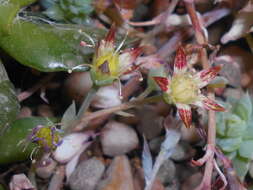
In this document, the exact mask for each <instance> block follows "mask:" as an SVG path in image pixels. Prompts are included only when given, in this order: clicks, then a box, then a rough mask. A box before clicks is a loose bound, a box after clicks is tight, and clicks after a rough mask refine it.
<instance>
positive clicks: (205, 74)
mask: <svg viewBox="0 0 253 190" xmlns="http://www.w3.org/2000/svg"><path fill="white" fill-rule="evenodd" d="M220 70H221V66H219V65H218V66H214V67H210V68H209V69H205V70H203V71H200V72H199V73H197V74H196V75H195V78H196V79H197V80H198V86H199V88H202V87H204V86H206V85H207V84H208V83H209V82H210V81H211V80H212V79H214V78H215V77H216V76H217V75H218V73H219V72H220Z"/></svg>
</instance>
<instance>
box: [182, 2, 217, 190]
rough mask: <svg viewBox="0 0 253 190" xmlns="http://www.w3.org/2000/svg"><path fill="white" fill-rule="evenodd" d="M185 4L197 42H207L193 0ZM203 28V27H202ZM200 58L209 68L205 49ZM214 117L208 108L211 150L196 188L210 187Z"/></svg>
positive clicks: (208, 147)
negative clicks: (200, 180)
mask: <svg viewBox="0 0 253 190" xmlns="http://www.w3.org/2000/svg"><path fill="white" fill-rule="evenodd" d="M185 6H186V9H187V12H188V14H189V16H190V19H191V21H192V24H193V29H194V31H195V38H196V40H197V43H198V44H200V45H202V44H206V43H207V42H208V40H207V36H205V35H204V31H203V28H204V27H200V26H201V24H200V20H199V18H198V17H197V13H196V9H195V6H194V3H193V2H186V1H185ZM204 29H205V28H204ZM200 58H201V62H202V65H203V68H204V69H207V68H209V64H208V57H207V52H206V49H204V48H203V49H201V50H200ZM208 97H209V98H214V93H213V92H212V91H211V89H208ZM215 121H216V119H215V112H214V111H212V110H209V112H208V136H207V149H208V150H209V151H208V150H206V152H207V153H208V152H210V151H211V152H212V153H211V154H210V155H209V156H208V157H207V159H206V165H205V172H204V177H203V179H202V182H201V183H200V185H199V186H198V187H197V188H196V190H204V189H211V183H212V173H213V168H214V165H213V161H214V151H213V150H214V148H215V139H216V122H215Z"/></svg>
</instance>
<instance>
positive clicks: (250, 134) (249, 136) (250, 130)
mask: <svg viewBox="0 0 253 190" xmlns="http://www.w3.org/2000/svg"><path fill="white" fill-rule="evenodd" d="M243 140H253V122H250V123H248V127H247V129H246V130H245V131H244V134H243Z"/></svg>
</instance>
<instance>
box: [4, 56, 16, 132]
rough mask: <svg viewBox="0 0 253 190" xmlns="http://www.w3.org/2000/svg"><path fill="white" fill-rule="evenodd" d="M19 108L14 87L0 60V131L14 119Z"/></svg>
mask: <svg viewBox="0 0 253 190" xmlns="http://www.w3.org/2000/svg"><path fill="white" fill-rule="evenodd" d="M19 108H20V105H19V102H18V99H17V97H16V93H15V90H14V87H13V85H12V83H11V82H10V81H9V78H8V75H7V73H6V71H5V68H4V66H3V64H2V62H1V60H0V132H1V131H2V130H4V129H6V128H8V126H9V124H10V123H11V122H12V121H14V120H15V119H16V116H17V114H18V112H19Z"/></svg>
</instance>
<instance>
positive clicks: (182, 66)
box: [174, 46, 187, 74]
mask: <svg viewBox="0 0 253 190" xmlns="http://www.w3.org/2000/svg"><path fill="white" fill-rule="evenodd" d="M186 69H187V61H186V54H185V51H184V49H183V47H182V46H180V47H179V48H178V50H177V53H176V57H175V61H174V74H177V73H179V72H185V71H186Z"/></svg>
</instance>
